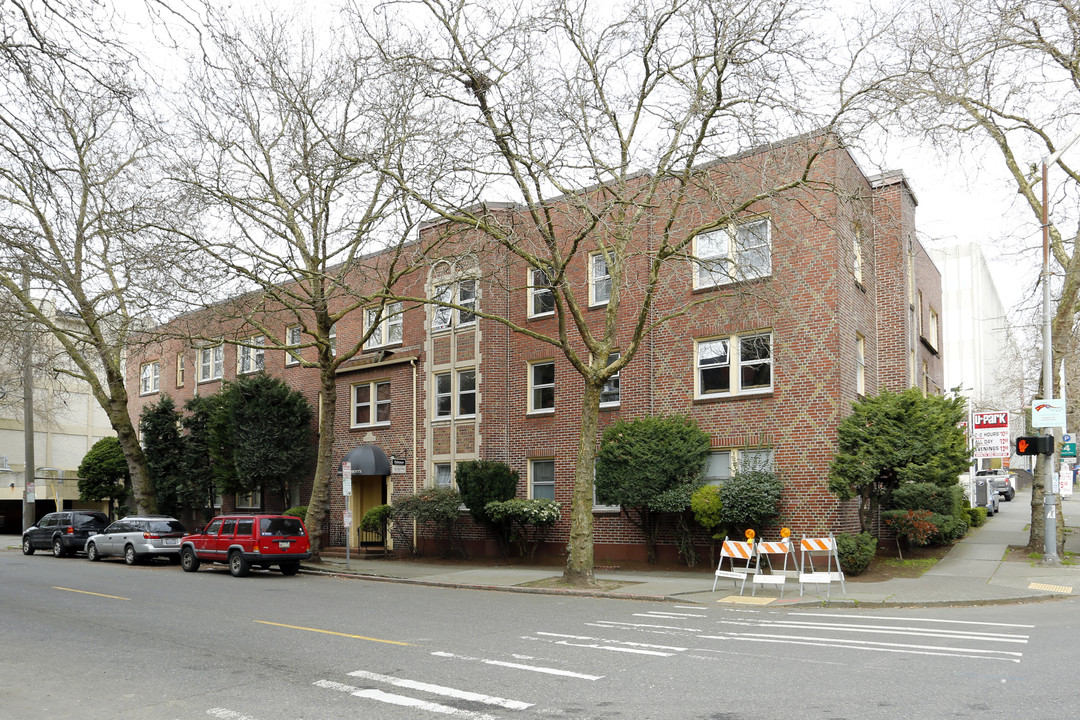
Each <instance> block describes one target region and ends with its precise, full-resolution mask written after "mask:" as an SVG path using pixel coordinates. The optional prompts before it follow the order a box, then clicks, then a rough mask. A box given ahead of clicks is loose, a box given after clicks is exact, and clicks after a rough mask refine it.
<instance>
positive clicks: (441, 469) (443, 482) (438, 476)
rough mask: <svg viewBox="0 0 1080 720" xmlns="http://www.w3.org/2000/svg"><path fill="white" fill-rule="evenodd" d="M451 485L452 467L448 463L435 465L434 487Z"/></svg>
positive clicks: (452, 478) (452, 482)
mask: <svg viewBox="0 0 1080 720" xmlns="http://www.w3.org/2000/svg"><path fill="white" fill-rule="evenodd" d="M453 484H454V472H453V466H452V465H451V464H450V463H435V487H451V486H452V485H453Z"/></svg>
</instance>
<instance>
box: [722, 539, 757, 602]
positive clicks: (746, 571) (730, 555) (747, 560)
mask: <svg viewBox="0 0 1080 720" xmlns="http://www.w3.org/2000/svg"><path fill="white" fill-rule="evenodd" d="M725 559H726V560H727V561H728V569H727V570H725V569H724V560H725ZM753 562H754V541H753V540H750V541H749V542H744V541H742V540H728V539H727V538H724V544H723V545H722V546H721V547H720V562H719V563H718V564H717V566H716V577H715V578H713V582H712V589H713V592H715V591H716V582H717V580H719V579H720V578H730V579H731V580H732V581H734V582H735V583H738V582H739V581H740V580H741V581H742V584H740V585H739V594H740V595H742V594H743V589H744V588H745V587H746V578H747V577H748V576H750V575H751V574H753V572H754V568H752V567H751V563H753Z"/></svg>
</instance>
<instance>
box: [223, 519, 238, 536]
mask: <svg viewBox="0 0 1080 720" xmlns="http://www.w3.org/2000/svg"><path fill="white" fill-rule="evenodd" d="M235 531H236V521H235V520H226V521H225V524H224V525H222V526H221V534H222V535H232V534H233V533H234V532H235Z"/></svg>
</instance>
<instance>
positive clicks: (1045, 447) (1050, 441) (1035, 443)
mask: <svg viewBox="0 0 1080 720" xmlns="http://www.w3.org/2000/svg"><path fill="white" fill-rule="evenodd" d="M1016 454H1017V455H1053V454H1054V436H1053V435H1026V436H1024V437H1018V438H1016Z"/></svg>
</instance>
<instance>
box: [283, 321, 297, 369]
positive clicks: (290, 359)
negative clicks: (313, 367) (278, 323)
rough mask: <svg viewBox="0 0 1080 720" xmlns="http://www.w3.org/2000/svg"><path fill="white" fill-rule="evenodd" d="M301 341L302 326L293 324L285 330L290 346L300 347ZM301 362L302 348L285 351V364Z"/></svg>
mask: <svg viewBox="0 0 1080 720" xmlns="http://www.w3.org/2000/svg"><path fill="white" fill-rule="evenodd" d="M300 341H301V328H300V326H299V325H293V326H291V327H290V328H288V329H287V330H286V331H285V344H286V345H288V346H289V347H295V348H299V347H300ZM299 362H300V350H299V349H297V350H286V351H285V364H286V365H296V364H298V363H299Z"/></svg>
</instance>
